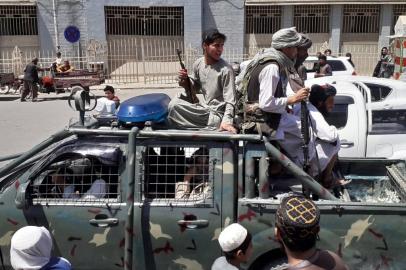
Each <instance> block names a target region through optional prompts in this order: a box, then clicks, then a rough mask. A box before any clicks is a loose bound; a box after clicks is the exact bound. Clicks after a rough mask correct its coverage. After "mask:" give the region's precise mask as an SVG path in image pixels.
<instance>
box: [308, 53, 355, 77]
mask: <svg viewBox="0 0 406 270" xmlns="http://www.w3.org/2000/svg"><path fill="white" fill-rule="evenodd" d="M318 61H319V59H318V58H317V56H308V57H307V58H306V60H305V62H304V65H305V67H306V69H307V79H312V78H314V74H315V70H314V67H315V64H316V63H317V62H318ZM327 64H329V65H330V66H331V69H332V70H333V76H342V75H356V73H355V69H354V67H353V66H352V65H351V63H350V62H349V61H348V57H344V56H343V57H332V56H327Z"/></svg>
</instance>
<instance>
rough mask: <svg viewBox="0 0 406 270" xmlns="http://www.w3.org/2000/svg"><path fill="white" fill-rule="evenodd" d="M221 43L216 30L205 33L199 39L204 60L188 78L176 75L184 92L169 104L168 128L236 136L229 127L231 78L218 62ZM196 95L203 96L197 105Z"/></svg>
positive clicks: (232, 95) (227, 68) (229, 71)
mask: <svg viewBox="0 0 406 270" xmlns="http://www.w3.org/2000/svg"><path fill="white" fill-rule="evenodd" d="M225 40H226V36H225V35H224V34H222V33H220V32H218V30H217V29H212V30H209V31H207V32H206V33H205V34H204V36H203V51H204V56H203V57H201V58H199V59H198V60H196V62H195V63H194V64H193V70H192V74H191V75H190V76H189V75H188V73H187V70H186V69H181V70H180V71H179V79H180V81H179V85H180V86H182V87H183V88H185V90H186V91H185V93H180V94H179V95H178V96H177V97H176V98H174V99H172V101H171V102H170V104H169V108H168V109H169V113H168V121H169V124H170V125H171V126H172V127H175V128H179V129H203V128H206V129H210V130H216V129H218V130H220V131H221V130H224V131H229V132H232V133H236V132H237V131H236V129H235V128H234V126H233V119H234V106H235V103H236V98H235V85H234V74H233V70H232V68H231V66H230V65H229V64H228V63H227V62H226V61H224V60H223V59H222V58H221V54H222V53H223V48H224V42H225ZM197 93H201V94H203V100H201V101H198V99H197V98H196V94H197ZM196 100H197V102H196ZM193 101H195V102H193Z"/></svg>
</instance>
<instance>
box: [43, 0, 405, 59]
mask: <svg viewBox="0 0 406 270" xmlns="http://www.w3.org/2000/svg"><path fill="white" fill-rule="evenodd" d="M246 2H247V3H248V2H249V1H244V0H228V1H218V0H115V1H111V0H55V3H56V15H57V21H58V28H57V32H58V36H57V38H58V40H59V42H58V43H59V45H60V46H61V49H62V50H64V51H66V52H67V53H68V54H71V55H76V54H77V53H78V49H85V47H84V45H85V44H86V42H87V41H89V40H90V39H95V40H98V41H101V42H102V43H106V42H107V37H106V31H105V16H104V6H106V5H108V6H112V5H116V6H142V7H150V6H182V7H184V43H185V45H189V44H191V46H192V47H196V48H200V47H201V35H202V32H203V31H204V30H206V29H208V28H218V29H219V30H220V31H221V32H223V33H225V34H226V35H227V38H228V40H227V43H226V48H227V49H232V50H233V53H234V54H238V53H239V52H242V51H243V50H244V47H248V46H250V45H251V46H255V45H257V46H264V45H266V44H269V41H270V38H271V36H272V35H271V34H269V35H253V34H250V35H246V34H245V25H244V24H245V14H244V13H245V11H244V10H245V6H244V3H246ZM251 2H252V1H251ZM259 2H261V3H262V4H269V3H270V2H271V1H268V2H266V3H265V1H262V0H261V1H259ZM288 2H289V1H285V2H278V5H283V9H282V12H283V16H282V21H281V25H282V27H289V26H292V25H293V6H292V4H294V3H293V2H289V3H288ZM320 2H321V1H320ZM348 2H350V1H348ZM380 2H382V1H380ZM323 3H325V2H323ZM340 3H342V4H338V5H337V4H336V3H335V4H333V5H332V6H331V7H332V9H331V10H332V14H331V19H330V26H331V27H330V33H328V34H327V35H326V34H320V35H318V34H314V35H311V36H312V37H313V38H314V39H316V40H315V43H318V44H319V43H320V44H322V43H324V42H325V41H328V43H329V44H328V46H329V47H330V48H332V50H333V52H338V51H339V50H340V49H341V48H342V46H344V45H345V46H348V45H351V44H360V43H362V42H366V43H374V42H376V43H377V45H378V46H379V47H382V46H387V45H388V42H389V40H388V38H387V36H388V35H389V33H390V30H391V28H392V26H393V23H394V22H392V17H393V14H392V5H391V4H384V5H382V8H381V18H380V33H378V34H365V35H364V34H355V35H351V34H343V33H342V29H341V28H342V11H343V4H345V3H347V2H345V1H341V2H340ZM382 3H383V2H382ZM399 3H401V2H399ZM402 3H404V2H402ZM52 4H53V0H38V1H37V10H38V31H39V38H38V39H39V43H40V48H41V50H55V48H56V46H57V45H58V44H56V43H57V42H56V37H55V30H54V22H53V6H52ZM71 24H72V25H75V26H77V27H78V28H79V29H80V31H81V39H80V44H81V46H78V45H79V44H73V45H72V44H70V43H69V42H67V41H66V40H65V38H64V35H63V32H64V29H65V28H66V27H67V26H68V25H71ZM253 43H255V44H253Z"/></svg>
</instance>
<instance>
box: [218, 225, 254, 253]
mask: <svg viewBox="0 0 406 270" xmlns="http://www.w3.org/2000/svg"><path fill="white" fill-rule="evenodd" d="M247 234H248V231H247V229H245V228H244V227H243V226H241V225H240V224H238V223H233V224H231V225H229V226H227V227H226V228H225V229H224V230H223V231H222V232H221V233H220V236H219V243H220V247H221V249H222V250H223V251H224V252H229V251H232V250H234V249H236V248H238V247H239V246H241V244H242V243H243V242H244V241H245V239H246V238H247Z"/></svg>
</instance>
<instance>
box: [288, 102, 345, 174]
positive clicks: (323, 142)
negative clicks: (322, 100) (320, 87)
mask: <svg viewBox="0 0 406 270" xmlns="http://www.w3.org/2000/svg"><path fill="white" fill-rule="evenodd" d="M307 108H308V110H309V115H310V120H311V131H312V135H313V137H314V138H315V140H314V141H315V145H316V150H317V155H318V158H319V161H318V162H319V165H317V163H315V164H313V163H314V162H312V164H311V165H312V170H313V171H314V170H315V169H316V170H317V169H318V168H317V166H320V170H321V171H323V170H324V169H325V168H326V167H327V165H328V163H329V162H330V160H331V158H332V157H334V156H335V155H336V154H338V151H339V150H340V139H339V136H338V131H337V128H336V127H335V126H333V125H329V124H328V123H327V121H326V119H325V118H324V116H323V115H322V114H321V113H320V111H319V110H318V109H317V108H316V107H315V106H314V105H313V104H311V103H310V102H308V103H307ZM293 113H294V114H295V115H296V116H299V117H300V114H301V107H300V105H296V106H295V107H294V109H293ZM315 161H317V160H315ZM314 172H316V173H317V171H314Z"/></svg>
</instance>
